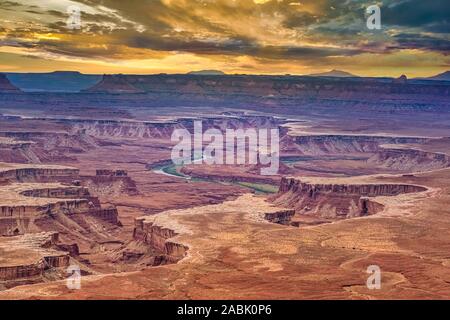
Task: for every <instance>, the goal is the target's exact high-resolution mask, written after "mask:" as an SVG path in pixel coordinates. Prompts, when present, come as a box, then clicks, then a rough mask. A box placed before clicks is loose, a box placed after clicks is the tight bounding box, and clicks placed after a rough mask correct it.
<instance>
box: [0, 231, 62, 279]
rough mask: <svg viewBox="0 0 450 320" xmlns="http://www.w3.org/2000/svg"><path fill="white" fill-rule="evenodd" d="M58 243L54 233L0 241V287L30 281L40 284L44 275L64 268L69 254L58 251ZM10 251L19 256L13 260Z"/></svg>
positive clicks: (12, 254) (1, 239)
mask: <svg viewBox="0 0 450 320" xmlns="http://www.w3.org/2000/svg"><path fill="white" fill-rule="evenodd" d="M58 239H59V235H58V233H55V232H45V233H34V234H27V235H23V236H17V237H11V238H0V251H2V252H3V255H4V258H5V259H4V260H2V261H0V284H3V285H5V286H6V287H12V286H14V285H16V284H17V283H18V282H19V281H24V280H27V279H30V278H33V282H40V281H43V280H44V277H45V272H46V271H48V270H55V269H58V268H64V267H67V266H68V265H69V254H68V253H67V252H64V251H61V250H59V247H58V241H59V240H58ZM11 248H14V250H18V251H19V252H20V251H21V252H22V254H23V256H17V255H16V254H15V251H13V250H11Z"/></svg>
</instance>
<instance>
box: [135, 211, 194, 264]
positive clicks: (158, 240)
mask: <svg viewBox="0 0 450 320" xmlns="http://www.w3.org/2000/svg"><path fill="white" fill-rule="evenodd" d="M176 235H177V233H175V232H174V231H173V230H172V229H168V228H164V227H161V226H158V225H155V224H153V223H152V222H150V221H146V219H145V218H137V219H135V228H134V231H133V239H134V240H136V241H140V242H143V243H146V244H148V245H149V246H151V247H152V248H153V249H155V250H156V252H159V253H160V254H161V255H162V257H160V260H161V261H164V262H166V263H175V262H177V261H179V260H181V259H183V258H184V257H185V256H186V254H187V251H188V249H189V248H188V247H187V246H185V245H182V244H180V243H177V242H174V241H170V240H169V239H171V238H173V237H175V236H176Z"/></svg>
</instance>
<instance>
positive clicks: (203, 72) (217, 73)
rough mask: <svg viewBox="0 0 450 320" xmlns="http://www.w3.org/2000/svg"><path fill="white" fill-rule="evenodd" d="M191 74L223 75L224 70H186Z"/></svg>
mask: <svg viewBox="0 0 450 320" xmlns="http://www.w3.org/2000/svg"><path fill="white" fill-rule="evenodd" d="M188 74H191V75H200V76H223V75H225V72H222V71H220V70H200V71H191V72H188Z"/></svg>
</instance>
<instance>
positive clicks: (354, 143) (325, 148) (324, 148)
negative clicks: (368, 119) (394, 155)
mask: <svg viewBox="0 0 450 320" xmlns="http://www.w3.org/2000/svg"><path fill="white" fill-rule="evenodd" d="M428 140H429V139H427V138H419V137H388V136H386V137H385V136H365V135H332V134H331V135H325V134H323V135H303V136H284V137H283V138H282V139H281V141H280V145H281V149H282V150H284V151H285V152H287V153H289V152H291V151H293V152H295V153H299V152H300V153H301V154H304V155H335V154H359V153H374V152H378V151H380V150H383V148H382V147H381V145H385V144H392V145H395V144H408V143H411V144H413V143H426V142H427V141H428Z"/></svg>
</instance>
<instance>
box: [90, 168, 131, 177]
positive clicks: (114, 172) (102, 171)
mask: <svg viewBox="0 0 450 320" xmlns="http://www.w3.org/2000/svg"><path fill="white" fill-rule="evenodd" d="M95 175H96V176H97V177H98V176H106V177H126V176H128V173H127V172H126V171H125V170H105V169H98V170H96V171H95Z"/></svg>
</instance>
